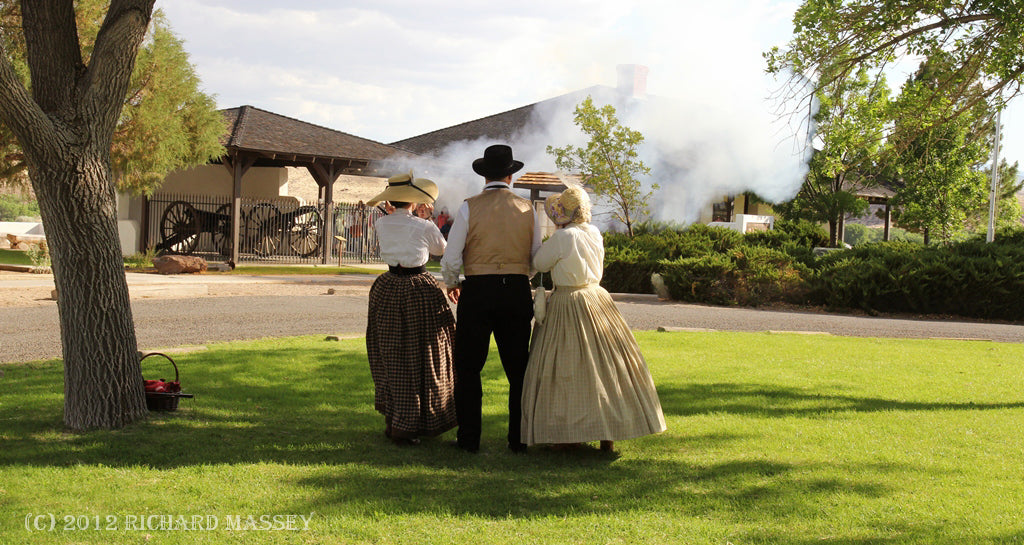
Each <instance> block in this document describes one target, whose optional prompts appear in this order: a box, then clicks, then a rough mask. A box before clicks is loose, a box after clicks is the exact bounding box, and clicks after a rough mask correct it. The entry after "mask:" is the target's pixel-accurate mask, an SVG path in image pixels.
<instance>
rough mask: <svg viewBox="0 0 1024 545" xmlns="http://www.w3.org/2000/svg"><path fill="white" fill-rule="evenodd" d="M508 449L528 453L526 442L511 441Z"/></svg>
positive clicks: (518, 452)
mask: <svg viewBox="0 0 1024 545" xmlns="http://www.w3.org/2000/svg"><path fill="white" fill-rule="evenodd" d="M508 449H509V450H511V451H512V453H513V454H526V443H509V444H508Z"/></svg>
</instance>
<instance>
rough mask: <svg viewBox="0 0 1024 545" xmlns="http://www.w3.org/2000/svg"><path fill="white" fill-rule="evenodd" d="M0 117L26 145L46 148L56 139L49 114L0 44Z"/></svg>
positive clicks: (23, 144) (27, 146)
mask: <svg viewBox="0 0 1024 545" xmlns="http://www.w3.org/2000/svg"><path fill="white" fill-rule="evenodd" d="M0 121H3V123H4V125H6V126H7V128H8V129H10V131H11V132H12V133H13V134H14V136H15V137H16V138H17V139H18V142H19V143H20V144H21V146H22V148H23V149H31V150H35V151H37V152H40V151H43V150H45V149H46V148H48V147H49V146H48V145H47V144H49V143H52V142H56V141H57V138H56V134H55V131H54V127H53V123H52V122H51V121H50V118H49V117H47V116H46V114H44V113H43V111H42V109H41V108H40V107H39V105H38V104H36V102H35V101H34V100H32V97H31V96H30V95H29V92H28V90H27V89H25V86H24V85H23V84H22V83H21V78H19V77H18V74H17V73H16V72H15V71H14V67H13V66H11V62H10V60H8V58H7V52H6V51H4V48H3V45H0Z"/></svg>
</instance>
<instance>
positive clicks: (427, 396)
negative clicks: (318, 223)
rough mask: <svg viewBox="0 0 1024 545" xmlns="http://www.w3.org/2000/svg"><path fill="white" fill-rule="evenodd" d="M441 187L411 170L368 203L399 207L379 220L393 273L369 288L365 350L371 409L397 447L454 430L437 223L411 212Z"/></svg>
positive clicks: (449, 325)
mask: <svg viewBox="0 0 1024 545" xmlns="http://www.w3.org/2000/svg"><path fill="white" fill-rule="evenodd" d="M437 193H438V191H437V185H436V184H435V183H434V182H432V181H430V180H427V179H424V178H414V177H413V175H412V173H411V172H410V173H409V174H402V175H400V176H395V177H392V178H390V179H388V186H387V188H386V189H385V190H384V192H382V193H381V194H379V195H377V196H376V197H374V198H373V199H372V200H370V201H369V202H368V203H367V204H368V205H370V206H373V205H376V204H377V203H379V202H382V201H386V202H387V203H390V204H391V205H392V206H394V211H393V212H392V213H391V214H389V215H387V216H384V217H382V218H380V219H379V220H377V222H376V224H375V228H376V231H377V238H378V240H379V242H380V256H381V259H382V260H384V261H385V262H386V263H387V264H388V272H386V273H384V274H382V275H380V276H379V277H378V278H377V280H376V281H375V282H374V283H373V287H371V288H370V304H369V316H368V319H367V323H366V353H367V356H368V358H369V360H370V374H371V375H372V377H373V387H374V408H376V409H377V411H378V412H380V413H381V414H383V415H384V422H385V427H384V435H386V436H387V437H388V438H389V439H391V441H393V442H394V443H395V444H398V445H417V444H419V442H420V440H419V438H420V437H421V436H433V435H437V434H440V433H443V432H445V431H448V430H450V429H452V428H454V427H455V423H456V420H455V400H454V388H455V375H454V371H453V369H452V345H453V341H454V338H455V316H454V315H453V314H452V310H451V307H450V306H449V305H448V301H447V299H446V297H445V293H444V290H442V289H441V286H440V285H439V284H438V282H437V280H435V279H434V276H433V275H431V274H430V273H428V272H427V271H426V269H425V268H424V264H425V263H426V262H427V259H428V258H429V256H430V255H431V254H433V255H441V254H443V253H444V249H445V245H446V244H445V240H444V237H442V236H441V232H440V231H439V230H438V229H437V225H435V224H434V223H433V222H431V221H429V220H425V219H422V218H418V217H416V216H414V215H413V214H412V210H413V207H414V206H415V205H416V204H418V203H430V204H433V202H434V200H435V199H437Z"/></svg>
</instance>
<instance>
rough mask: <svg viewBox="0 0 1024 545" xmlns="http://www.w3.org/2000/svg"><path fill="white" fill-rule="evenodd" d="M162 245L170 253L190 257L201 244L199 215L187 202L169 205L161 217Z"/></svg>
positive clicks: (176, 202) (175, 202)
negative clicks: (197, 245)
mask: <svg viewBox="0 0 1024 545" xmlns="http://www.w3.org/2000/svg"><path fill="white" fill-rule="evenodd" d="M160 237H161V239H162V242H161V245H162V246H163V247H164V248H165V249H167V250H168V251H170V252H174V253H176V254H183V255H189V254H191V253H192V252H194V251H195V249H196V244H198V243H199V213H198V212H196V209H195V207H194V206H192V205H191V204H189V203H187V202H185V201H174V202H172V203H171V204H169V205H167V208H165V209H164V213H163V215H162V216H161V217H160Z"/></svg>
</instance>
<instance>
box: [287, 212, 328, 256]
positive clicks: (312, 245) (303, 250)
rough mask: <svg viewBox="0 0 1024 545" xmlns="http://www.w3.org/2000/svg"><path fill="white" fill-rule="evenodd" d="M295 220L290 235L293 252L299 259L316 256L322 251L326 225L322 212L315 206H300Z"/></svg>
mask: <svg viewBox="0 0 1024 545" xmlns="http://www.w3.org/2000/svg"><path fill="white" fill-rule="evenodd" d="M294 218H295V219H294V220H293V222H292V226H291V229H290V230H289V233H288V235H289V238H288V240H289V241H290V242H291V247H292V251H294V252H295V253H296V255H298V256H299V257H309V256H311V255H315V254H316V252H317V250H319V249H320V234H321V233H323V225H324V220H323V218H321V217H320V211H319V210H317V208H316V207H315V206H300V207H299V208H298V209H297V210H295V212H294Z"/></svg>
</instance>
